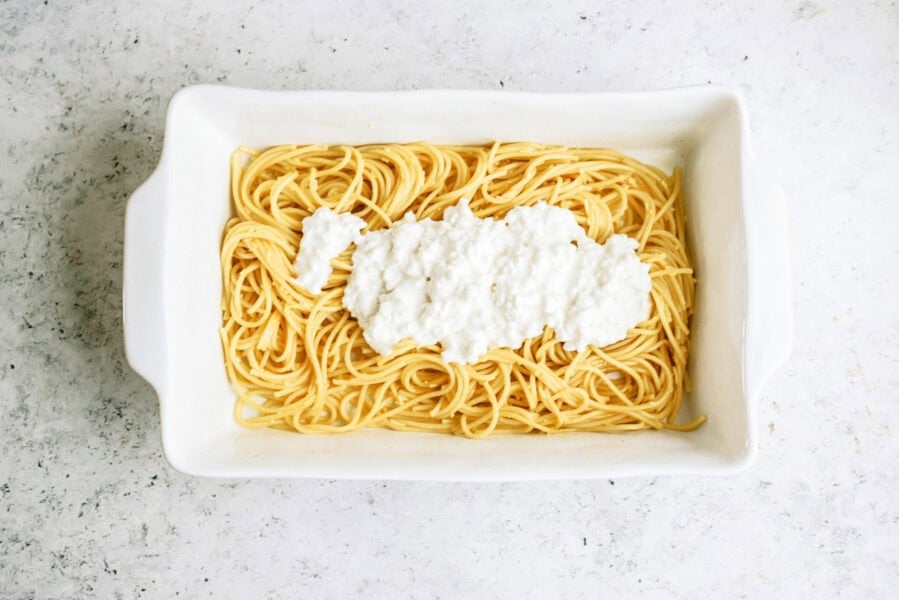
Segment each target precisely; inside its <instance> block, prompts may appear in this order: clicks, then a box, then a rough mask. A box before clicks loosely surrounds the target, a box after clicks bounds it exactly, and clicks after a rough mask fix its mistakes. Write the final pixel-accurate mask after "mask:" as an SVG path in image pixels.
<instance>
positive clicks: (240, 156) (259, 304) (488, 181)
mask: <svg viewBox="0 0 899 600" xmlns="http://www.w3.org/2000/svg"><path fill="white" fill-rule="evenodd" d="M231 195H232V200H233V202H234V207H235V209H236V213H237V216H236V217H235V218H232V219H231V220H230V221H228V223H227V225H226V226H225V232H224V240H223V243H222V250H221V261H222V263H221V264H222V275H223V280H224V281H223V295H222V312H223V325H222V328H221V338H222V344H223V347H224V355H225V368H226V370H227V374H228V377H229V379H230V381H231V383H232V385H233V386H234V388H235V389H236V390H237V393H238V399H237V402H236V403H235V406H234V416H235V419H236V420H237V421H238V422H239V423H241V424H242V425H245V426H247V427H275V428H279V429H287V430H294V431H298V432H302V433H335V432H345V431H352V430H355V429H359V428H361V427H386V428H390V429H395V430H399V431H428V432H441V433H452V434H457V435H464V436H467V437H471V438H483V437H485V436H488V435H491V434H498V433H528V432H544V433H555V432H563V431H602V432H616V431H627V430H635V429H647V428H652V429H677V430H687V429H692V428H695V427H698V426H699V425H700V424H701V423H702V422H703V421H704V419H705V418H704V417H699V418H698V419H696V420H694V421H693V422H691V423H689V424H686V425H676V424H675V418H676V417H677V414H678V409H679V408H680V405H681V400H682V398H683V394H684V391H685V389H687V388H688V386H689V381H688V376H687V370H686V366H687V356H688V349H689V344H688V342H689V320H690V315H691V314H692V310H693V288H694V281H693V275H692V273H693V271H692V268H691V265H690V261H689V258H688V254H687V250H686V247H685V219H684V209H683V199H682V195H681V185H680V172H679V171H675V172H674V174H673V176H671V177H668V176H666V175H665V174H664V173H663V172H661V171H660V170H658V169H656V168H654V167H651V166H648V165H644V164H642V163H640V162H638V161H636V160H634V159H632V158H629V157H627V156H625V155H622V154H619V153H617V152H613V151H610V150H600V149H571V148H564V147H556V146H543V145H538V144H533V143H495V144H493V145H492V146H433V145H429V144H425V143H414V144H386V145H370V146H359V147H352V146H331V147H325V146H278V147H275V148H270V149H268V150H265V151H263V152H257V151H254V150H250V149H247V148H239V149H238V150H237V151H235V153H234V155H233V156H232V160H231ZM463 197H464V198H469V199H470V207H471V209H472V211H473V212H474V214H475V215H477V216H479V217H482V218H485V217H496V218H501V217H503V216H504V215H505V214H506V213H507V212H508V211H509V210H511V209H512V208H514V207H515V206H521V205H533V204H535V203H537V202H540V201H545V202H547V203H549V204H552V205H556V206H560V207H563V208H566V209H568V210H570V211H571V212H572V213H573V214H574V215H575V218H576V219H577V222H578V223H579V224H580V225H581V226H582V227H583V228H584V230H585V231H586V232H587V234H588V235H589V236H590V237H592V238H593V239H595V240H596V241H598V242H600V243H602V242H604V241H605V240H606V238H608V237H609V236H610V235H612V234H613V233H624V234H627V235H629V236H631V237H633V238H635V239H636V240H637V241H638V243H639V247H638V253H639V256H640V259H641V260H642V261H643V262H645V263H648V264H649V265H650V277H651V281H652V290H651V294H650V300H651V310H650V315H649V318H648V319H646V320H645V321H643V322H642V323H640V324H639V325H637V326H636V327H634V328H632V329H631V330H630V332H629V334H628V336H627V338H625V339H624V340H621V341H620V342H617V343H615V344H611V345H609V346H606V347H603V348H596V347H593V346H588V348H587V350H585V351H582V352H574V351H566V350H564V349H563V348H562V344H561V342H559V341H558V340H557V339H556V338H555V335H554V334H553V331H552V329H550V328H545V330H544V332H543V334H542V335H539V336H536V337H533V338H530V339H528V340H526V341H525V342H524V344H523V345H522V346H521V347H520V348H518V349H509V348H495V349H491V350H490V351H488V352H487V353H486V354H485V355H484V356H482V358H481V360H480V362H478V363H476V364H469V365H463V364H447V363H445V362H443V360H442V359H441V357H440V348H439V346H436V345H435V346H427V347H416V346H415V345H414V344H413V343H412V342H411V341H408V340H407V341H405V342H402V343H400V344H398V345H397V346H396V347H395V348H394V351H393V352H392V353H391V354H390V355H386V356H380V355H378V354H377V353H376V352H375V351H374V350H372V349H371V348H370V347H369V346H368V344H367V343H366V342H365V340H364V339H363V337H362V329H361V328H360V326H359V324H358V323H357V322H356V320H355V319H353V318H352V317H351V316H350V315H349V313H348V311H347V310H346V309H344V308H343V305H342V303H341V299H342V294H343V290H344V288H345V286H346V283H347V278H348V276H349V273H350V270H351V267H352V265H351V258H352V250H351V249H349V248H348V249H346V250H345V251H344V252H343V253H342V254H341V255H340V256H339V257H337V258H336V259H335V260H334V261H332V266H333V267H334V271H333V273H332V274H331V277H330V279H329V280H328V284H327V285H325V286H324V288H323V291H322V293H321V294H320V295H318V296H312V295H310V294H309V293H308V292H307V291H306V290H305V289H304V288H302V287H301V286H299V285H298V284H297V283H296V282H295V277H296V273H295V272H294V267H293V260H294V257H295V256H296V254H297V250H298V248H299V244H300V240H301V238H302V233H301V222H302V220H303V218H304V217H307V216H309V215H310V214H312V213H313V212H314V211H315V210H316V209H317V208H319V207H321V206H327V207H330V208H332V209H334V210H335V211H337V212H352V213H353V214H355V215H356V216H358V217H360V218H362V219H363V220H365V222H366V223H367V228H366V230H375V229H381V228H384V227H388V226H390V225H391V223H392V222H393V221H394V220H396V219H399V218H400V217H402V216H403V214H405V213H406V212H407V211H412V212H413V213H414V214H415V215H416V217H417V218H418V219H423V218H428V217H431V218H436V219H439V218H440V217H441V215H442V214H443V211H444V210H445V209H446V208H447V207H450V206H454V205H455V204H456V203H457V202H458V201H459V200H460V199H461V198H463Z"/></svg>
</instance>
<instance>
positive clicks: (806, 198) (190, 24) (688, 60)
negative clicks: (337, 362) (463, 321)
mask: <svg viewBox="0 0 899 600" xmlns="http://www.w3.org/2000/svg"><path fill="white" fill-rule="evenodd" d="M182 4H183V3H181V2H176V1H173V0H167V1H164V2H153V3H151V2H145V3H129V2H124V1H114V2H84V3H82V2H75V1H57V0H49V1H44V2H26V1H22V0H11V1H6V2H3V3H0V284H2V287H0V306H2V307H3V309H2V310H0V336H2V337H0V353H2V358H0V402H2V410H0V597H2V598H31V597H38V598H76V597H100V598H135V597H146V598H172V597H183V598H200V597H207V596H215V597H235V598H236V597H244V598H247V597H268V598H281V597H283V598H297V597H303V598H345V597H351V596H356V595H358V596H361V597H366V598H406V597H408V598H454V597H471V598H476V597H477V598H480V597H483V598H489V597H516V598H555V597H560V598H577V597H599V596H602V597H606V596H607V597H614V598H617V597H623V596H626V595H628V594H630V593H634V594H636V593H640V594H641V595H642V596H644V597H659V598H671V597H680V598H688V597H689V598H697V597H726V598H737V597H744V598H768V597H785V598H791V597H816V598H827V597H838V596H841V597H853V598H859V597H866V598H892V597H895V594H896V592H897V588H899V563H897V556H899V501H897V498H899V475H897V462H896V461H897V456H899V441H897V433H899V432H897V425H896V423H897V422H899V342H897V340H899V302H897V300H896V299H897V297H899V277H897V276H899V267H897V264H899V244H897V241H896V239H897V238H896V233H895V231H896V227H897V224H899V201H897V195H896V188H895V180H896V169H897V166H899V147H897V145H899V87H897V83H899V8H897V4H896V3H895V2H873V1H863V2H852V3H848V2H846V3H835V2H832V3H824V2H821V3H815V2H798V1H787V2H780V1H776V2H775V1H764V2H745V3H743V5H744V6H743V8H742V9H739V10H737V9H735V8H732V4H731V3H726V2H713V1H693V2H608V3H604V2H505V3H500V2H497V3H489V5H490V7H487V6H484V5H486V4H488V3H479V2H474V1H470V2H466V1H460V2H456V3H450V2H447V3H438V2H420V1H418V2H417V1H393V2H387V1H384V2H374V1H369V2H316V3H311V2H275V1H263V0H256V1H251V2H236V1H235V2H213V1H211V0H199V1H197V2H193V3H190V4H191V6H190V7H185V6H182ZM199 82H213V83H214V82H221V83H226V84H231V85H238V86H248V87H256V88H272V89H360V90H380V89H408V88H428V87H449V88H491V89H499V88H503V89H507V90H538V91H539V90H562V91H587V90H590V91H603V90H636V89H652V88H660V87H669V86H676V85H681V84H692V83H705V82H713V83H722V84H729V85H733V86H735V87H737V88H739V89H741V90H742V91H743V93H744V94H745V96H746V98H747V100H748V104H749V107H750V110H751V113H752V117H753V121H752V130H753V135H754V140H753V141H754V146H755V150H756V153H757V154H758V156H759V158H760V159H761V160H762V161H763V162H764V163H765V164H767V166H768V168H769V170H770V172H771V174H772V176H773V178H774V179H775V180H776V181H778V182H780V183H781V184H782V185H783V187H784V189H785V190H786V193H787V196H788V201H789V209H790V216H791V235H792V252H793V253H792V256H791V262H792V268H793V270H794V277H795V289H794V295H795V319H796V331H795V334H796V335H795V347H794V352H793V356H792V359H791V361H790V363H789V364H788V366H787V367H786V368H785V369H783V370H782V371H781V372H780V373H779V374H778V375H777V376H776V377H774V378H773V379H772V380H771V381H770V382H769V384H768V386H767V388H766V390H765V392H764V394H763V398H762V401H761V405H760V407H759V410H760V428H761V429H762V431H761V432H760V434H761V436H762V447H761V453H760V456H759V459H758V461H757V463H756V464H755V465H754V467H753V468H752V469H751V470H749V471H748V472H746V473H744V474H741V475H739V476H736V477H730V478H691V477H677V478H656V479H646V478H637V479H627V480H616V481H597V482H563V483H546V484H543V483H528V484H442V483H441V484H437V483H393V482H342V481H318V480H298V481H288V480H282V481H278V480H275V481H271V480H268V481H244V480H238V481H221V480H201V479H193V478H188V477H185V476H182V475H180V474H178V473H176V472H174V471H173V470H172V469H171V468H169V467H168V465H167V464H166V462H165V460H164V458H163V457H162V454H161V449H160V440H159V415H158V408H157V401H156V397H155V395H154V393H153V391H152V390H151V388H150V387H149V386H148V385H147V384H146V383H144V382H143V381H142V380H141V379H140V378H138V377H137V376H136V375H135V374H134V373H133V372H132V371H131V370H130V369H129V368H128V366H127V364H126V363H125V359H124V355H123V344H122V333H121V278H122V230H123V215H124V209H125V203H126V200H127V198H128V195H129V194H130V193H131V192H132V191H133V190H134V189H135V188H136V187H137V186H138V185H139V184H140V183H141V182H142V181H143V180H144V179H145V178H146V177H147V176H148V175H149V174H150V172H151V171H152V169H153V167H154V165H155V163H156V161H157V159H158V157H159V152H160V148H161V144H162V131H163V123H164V109H165V105H166V102H167V100H168V99H169V98H170V97H171V95H172V94H173V93H174V92H175V91H176V90H178V89H179V88H181V87H182V86H185V85H187V84H192V83H199Z"/></svg>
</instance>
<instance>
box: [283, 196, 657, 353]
mask: <svg viewBox="0 0 899 600" xmlns="http://www.w3.org/2000/svg"><path fill="white" fill-rule="evenodd" d="M322 210H325V209H320V210H319V211H318V212H316V214H315V215H313V216H312V217H309V218H307V219H306V220H304V223H303V229H304V238H303V242H302V245H301V255H305V256H309V257H315V258H317V259H322V258H324V257H325V256H326V255H329V256H330V255H331V254H332V253H333V254H334V255H336V254H339V252H340V250H339V249H336V248H337V246H338V245H339V244H338V242H341V243H343V241H344V240H347V239H352V241H355V242H356V250H355V252H354V253H353V271H352V274H351V275H350V278H349V282H348V284H347V287H346V290H345V292H344V297H343V305H344V306H345V307H346V308H347V309H348V310H349V311H350V313H351V314H352V315H353V316H354V317H355V318H356V319H357V320H358V321H359V324H360V325H361V326H362V328H363V330H364V336H365V339H366V341H367V342H368V343H369V345H371V347H372V348H374V349H375V350H376V351H377V352H378V353H380V354H388V353H389V352H391V350H392V349H393V347H394V344H396V343H397V342H399V341H401V340H404V339H407V338H410V339H412V340H413V341H414V342H415V343H416V344H418V345H420V346H425V345H430V344H435V343H440V344H441V346H442V347H443V359H444V360H445V361H447V362H450V363H473V362H476V361H477V360H478V358H479V357H480V356H482V355H483V354H484V353H485V352H486V351H487V350H489V349H490V348H498V347H508V348H518V347H520V346H521V343H522V342H523V341H524V340H525V339H527V338H529V337H532V336H536V335H539V334H540V333H541V332H542V331H543V328H544V326H546V325H549V326H550V327H552V328H553V329H554V330H555V333H556V336H557V337H558V339H559V340H561V341H562V342H564V347H565V349H567V350H584V349H585V348H586V347H587V345H588V344H592V345H595V346H605V345H608V344H611V343H613V342H616V341H619V340H621V339H623V338H624V337H626V335H627V332H628V329H630V328H631V327H633V326H635V325H637V324H638V323H640V322H641V321H643V320H644V319H646V317H647V316H648V314H649V290H650V278H649V266H648V265H646V264H644V263H642V262H640V260H639V258H638V256H637V254H636V249H637V242H636V240H634V239H632V238H630V237H628V236H626V235H613V236H612V237H610V238H609V239H608V241H607V242H606V243H605V244H602V245H601V244H598V243H596V242H595V241H594V240H592V239H590V238H589V237H587V235H586V233H585V232H584V230H583V229H582V228H581V226H580V225H578V223H577V221H576V220H575V218H574V215H573V214H572V213H571V212H570V211H568V210H565V209H563V208H558V207H553V206H549V205H547V204H544V203H540V204H537V205H535V206H531V207H517V208H515V209H513V210H511V211H510V212H509V213H508V214H507V215H506V217H505V219H502V220H495V219H479V218H477V217H475V216H474V214H473V213H472V212H471V210H470V209H469V207H468V203H467V201H465V200H463V201H462V202H460V203H459V205H457V206H455V207H451V208H449V209H447V210H446V211H445V213H444V217H443V220H442V221H433V220H431V219H425V220H422V221H416V220H415V217H414V216H413V215H412V214H411V213H410V214H407V215H406V216H405V217H404V218H403V219H402V220H401V221H399V222H397V223H394V225H393V226H392V227H390V228H389V229H383V230H380V231H372V232H369V233H366V234H365V235H362V236H359V237H352V236H350V235H348V232H350V229H351V227H350V225H349V224H350V221H349V220H347V221H346V229H343V228H342V227H335V229H340V233H344V234H347V235H346V237H344V238H342V239H341V240H327V244H328V247H327V251H324V250H314V251H310V252H309V253H308V254H304V253H305V252H306V250H305V247H306V245H310V244H312V243H316V244H320V243H322V241H321V240H322V239H323V238H324V237H326V235H324V234H322V233H321V232H320V231H319V229H318V227H319V225H321V226H322V230H321V231H324V229H325V228H326V227H328V228H329V227H332V225H330V223H331V221H328V220H327V219H330V218H332V217H327V218H325V217H321V218H319V217H318V215H319V213H320V212H321V211H322ZM334 217H337V215H334ZM342 217H343V215H341V216H340V218H342ZM312 219H320V220H316V221H312ZM307 222H308V223H309V224H307ZM352 226H353V227H355V229H353V232H356V235H358V233H357V232H358V229H359V227H358V226H357V223H356V222H355V221H353V222H352ZM329 231H330V229H329ZM310 234H311V235H310ZM335 237H336V236H335ZM346 243H349V242H346ZM346 243H345V244H344V245H346ZM341 249H342V248H341ZM328 260H330V259H328ZM298 261H299V259H298ZM311 268H312V269H313V270H315V271H316V272H318V270H319V269H320V268H321V265H315V266H313V267H311ZM328 268H330V267H328ZM310 291H311V290H310Z"/></svg>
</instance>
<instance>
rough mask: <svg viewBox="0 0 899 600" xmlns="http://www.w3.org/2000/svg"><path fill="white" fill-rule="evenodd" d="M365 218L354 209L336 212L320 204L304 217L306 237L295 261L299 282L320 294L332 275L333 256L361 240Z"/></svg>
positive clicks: (304, 233) (310, 290)
mask: <svg viewBox="0 0 899 600" xmlns="http://www.w3.org/2000/svg"><path fill="white" fill-rule="evenodd" d="M363 227H365V221H363V220H362V219H360V218H359V217H356V216H354V215H351V214H350V213H336V212H334V211H332V210H331V209H330V208H325V207H322V208H319V209H318V210H316V211H315V212H314V213H313V214H312V215H310V216H308V217H306V218H305V219H303V239H302V240H301V241H300V252H299V254H297V258H296V261H294V268H295V269H296V272H297V279H296V281H297V283H299V284H300V285H301V286H303V287H304V288H306V289H307V290H308V291H309V293H310V294H313V295H317V294H320V293H321V291H322V287H323V286H324V285H325V284H326V283H328V277H330V276H331V271H332V269H331V259H333V258H336V257H337V256H338V255H339V254H340V253H341V252H343V250H344V249H345V248H346V247H347V246H349V245H350V243H352V242H357V241H358V240H359V238H360V237H361V235H362V234H360V233H359V232H360V231H361V230H362V228H363Z"/></svg>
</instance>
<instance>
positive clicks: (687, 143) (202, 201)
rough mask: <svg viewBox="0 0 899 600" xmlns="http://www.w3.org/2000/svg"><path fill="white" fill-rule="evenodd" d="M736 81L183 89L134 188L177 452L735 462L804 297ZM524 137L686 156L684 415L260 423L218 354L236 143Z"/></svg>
mask: <svg viewBox="0 0 899 600" xmlns="http://www.w3.org/2000/svg"><path fill="white" fill-rule="evenodd" d="M748 134H749V128H748V123H747V116H746V109H745V106H744V104H743V101H742V100H741V99H740V97H739V96H738V95H737V94H736V93H735V92H733V91H732V90H729V89H727V88H722V87H715V86H701V87H687V88H680V89H674V90H665V91H657V92H640V93H608V94H607V93H593V94H542V93H540V94H538V93H510V92H492V91H438V90H433V91H412V92H375V93H362V92H267V91H254V90H245V89H235V88H227V87H219V86H205V85H203V86H194V87H188V88H185V89H183V90H181V91H180V92H178V93H177V94H176V95H175V97H174V98H173V99H172V101H171V103H170V105H169V108H168V116H167V122H166V129H165V144H164V148H163V152H162V158H161V159H160V162H159V166H158V167H157V168H156V170H155V172H154V173H153V175H151V176H150V178H149V179H148V180H147V181H146V182H145V183H144V184H143V185H142V186H141V187H140V188H139V189H138V190H137V191H136V192H134V194H133V195H132V197H131V199H130V201H129V203H128V211H127V217H126V239H125V280H124V326H125V341H126V351H127V355H128V361H129V362H130V363H131V365H132V367H134V369H135V370H136V371H137V372H138V373H139V374H140V375H142V376H143V377H144V378H145V379H146V380H147V381H149V382H150V383H151V384H152V385H153V387H154V388H155V389H156V392H157V393H158V395H159V401H160V414H161V419H162V440H163V446H164V449H165V455H166V457H167V459H168V460H169V462H170V463H171V464H172V466H173V467H175V468H176V469H178V470H179V471H182V472H184V473H188V474H192V475H204V476H219V477H222V476H224V477H291V476H304V477H328V478H365V479H375V478H378V479H381V478H385V479H425V480H525V479H563V478H564V479H569V478H599V477H620V476H627V475H660V474H674V473H709V474H711V473H731V472H734V471H737V470H739V469H742V468H744V467H746V466H748V465H749V464H750V463H751V461H752V460H753V458H754V455H755V453H756V447H757V438H758V431H757V429H758V427H757V424H756V418H755V414H756V404H757V401H758V397H759V392H760V390H761V387H762V385H763V383H764V382H765V380H766V379H767V378H768V377H769V376H770V375H771V374H772V373H773V372H774V370H775V369H777V368H778V367H779V366H781V365H782V364H783V363H784V362H785V361H786V359H787V357H788V355H789V352H790V343H791V331H792V321H791V299H790V281H789V279H790V277H789V270H788V269H789V267H788V265H789V256H788V248H787V236H788V234H787V222H786V213H785V207H784V200H783V197H782V194H781V193H780V191H779V189H778V188H777V187H776V186H775V185H773V184H772V183H771V182H770V181H768V180H767V179H766V178H765V174H764V173H762V172H761V171H760V170H759V169H757V168H756V165H755V163H754V160H753V158H752V154H751V150H750V146H749V139H748ZM416 140H425V141H429V142H433V143H443V144H462V143H486V142H489V141H493V140H501V141H515V140H526V141H536V142H545V143H553V144H565V145H569V146H588V147H608V148H613V149H616V150H619V151H623V152H626V153H630V154H632V155H635V156H636V157H638V158H640V159H642V160H644V161H646V162H649V163H652V164H655V165H657V166H660V167H662V168H664V169H666V170H670V168H671V167H673V166H674V165H680V166H682V167H683V169H684V183H685V194H686V201H687V211H688V213H687V214H688V234H689V242H690V247H691V252H692V254H693V257H694V262H695V267H696V277H697V279H698V286H697V304H696V315H695V317H694V320H693V325H692V340H693V341H692V343H693V354H692V356H691V364H690V372H691V377H692V381H693V390H692V393H691V394H690V395H689V397H688V399H687V402H686V405H685V407H684V409H683V414H682V415H681V417H682V420H687V419H688V418H689V417H690V416H691V415H695V414H699V413H704V414H706V415H708V421H707V422H706V424H704V425H703V426H702V427H701V428H699V429H698V430H696V431H693V432H689V433H679V432H670V431H641V432H634V433H628V434H617V435H613V434H589V433H571V434H562V435H554V436H542V435H525V436H497V437H496V438H493V439H487V440H482V441H473V440H468V439H463V438H456V437H452V436H445V435H437V434H423V433H398V432H393V431H386V430H363V431H358V432H355V433H352V434H348V435H330V436H318V435H300V434H295V433H288V432H284V431H275V430H248V429H244V428H241V427H240V426H238V425H237V424H236V423H235V421H234V419H233V417H232V408H233V402H234V393H233V392H232V390H231V388H230V386H229V384H228V381H227V378H226V376H225V370H224V367H223V362H222V360H223V359H222V350H221V344H220V341H219V336H218V328H219V326H220V323H221V320H220V319H221V310H220V298H221V274H220V267H219V244H220V241H221V235H222V228H223V226H224V223H225V221H226V220H227V219H228V218H229V216H230V214H231V207H230V199H229V188H228V185H229V157H230V155H231V153H232V151H233V150H234V149H235V148H236V147H237V146H238V145H246V146H251V147H257V148H262V147H266V146H271V145H275V144H284V143H321V144H338V143H341V144H363V143H371V142H407V141H416Z"/></svg>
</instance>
